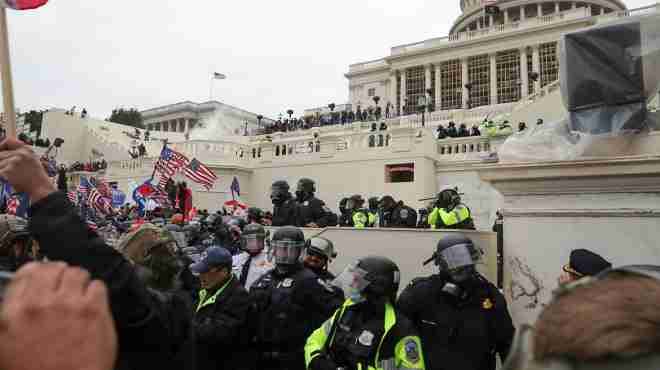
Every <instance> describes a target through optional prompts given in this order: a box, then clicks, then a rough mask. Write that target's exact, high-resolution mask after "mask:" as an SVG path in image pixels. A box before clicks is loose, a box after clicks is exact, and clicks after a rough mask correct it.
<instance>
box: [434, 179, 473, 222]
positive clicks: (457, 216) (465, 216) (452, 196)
mask: <svg viewBox="0 0 660 370" xmlns="http://www.w3.org/2000/svg"><path fill="white" fill-rule="evenodd" d="M428 223H429V226H431V229H462V230H474V229H475V227H474V221H473V220H472V213H471V212H470V209H469V208H468V207H467V206H466V205H465V204H463V203H461V196H460V195H459V194H458V191H457V190H456V189H455V188H454V189H445V190H443V191H441V192H440V193H439V194H438V197H437V199H436V202H435V207H434V208H433V211H431V213H430V214H429V216H428Z"/></svg>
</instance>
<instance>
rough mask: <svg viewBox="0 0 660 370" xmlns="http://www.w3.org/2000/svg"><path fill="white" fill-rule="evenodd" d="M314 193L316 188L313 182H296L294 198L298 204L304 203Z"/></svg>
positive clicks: (310, 180)
mask: <svg viewBox="0 0 660 370" xmlns="http://www.w3.org/2000/svg"><path fill="white" fill-rule="evenodd" d="M315 192H316V186H315V183H314V180H312V179H308V178H302V179H300V180H298V184H297V186H296V198H297V199H298V201H299V202H304V201H306V200H308V199H309V198H311V197H312V196H314V193H315Z"/></svg>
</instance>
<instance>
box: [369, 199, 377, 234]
mask: <svg viewBox="0 0 660 370" xmlns="http://www.w3.org/2000/svg"><path fill="white" fill-rule="evenodd" d="M368 202H369V210H368V213H367V216H368V217H369V221H368V222H367V225H368V226H369V227H376V226H378V222H379V219H380V210H379V209H378V203H379V202H380V201H379V199H378V197H371V198H369V200H368Z"/></svg>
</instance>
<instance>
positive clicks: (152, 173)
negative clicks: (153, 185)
mask: <svg viewBox="0 0 660 370" xmlns="http://www.w3.org/2000/svg"><path fill="white" fill-rule="evenodd" d="M165 148H167V139H165V140H163V149H161V150H160V153H159V154H158V159H160V157H161V156H162V155H163V150H165ZM158 159H157V160H156V161H158ZM154 176H156V163H154V170H153V171H152V172H151V178H150V179H149V182H151V181H152V180H153V179H154Z"/></svg>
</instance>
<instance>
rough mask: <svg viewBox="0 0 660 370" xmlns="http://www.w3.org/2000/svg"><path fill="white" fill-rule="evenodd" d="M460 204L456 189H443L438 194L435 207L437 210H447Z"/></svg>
mask: <svg viewBox="0 0 660 370" xmlns="http://www.w3.org/2000/svg"><path fill="white" fill-rule="evenodd" d="M460 202H461V196H460V195H459V194H458V188H450V189H445V190H443V191H441V192H440V193H438V196H437V197H436V201H435V206H436V207H438V208H449V207H451V206H452V205H457V204H459V203H460Z"/></svg>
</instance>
